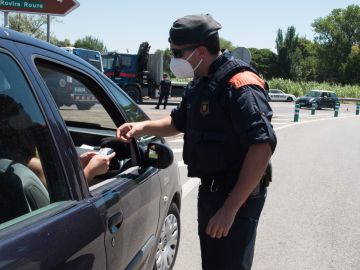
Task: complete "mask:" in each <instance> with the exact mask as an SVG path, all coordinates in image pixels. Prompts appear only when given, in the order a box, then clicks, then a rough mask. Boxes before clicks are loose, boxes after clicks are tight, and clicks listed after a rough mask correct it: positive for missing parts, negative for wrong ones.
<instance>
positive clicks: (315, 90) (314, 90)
mask: <svg viewBox="0 0 360 270" xmlns="http://www.w3.org/2000/svg"><path fill="white" fill-rule="evenodd" d="M310 92H327V93H335V92H334V91H329V90H317V89H313V90H310Z"/></svg>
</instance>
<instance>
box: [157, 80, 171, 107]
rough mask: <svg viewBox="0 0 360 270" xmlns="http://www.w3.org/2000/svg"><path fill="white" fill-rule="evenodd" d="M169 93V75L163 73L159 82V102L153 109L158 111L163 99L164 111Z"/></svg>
mask: <svg viewBox="0 0 360 270" xmlns="http://www.w3.org/2000/svg"><path fill="white" fill-rule="evenodd" d="M170 91H171V81H170V79H169V75H168V74H166V73H164V75H163V79H162V80H161V82H160V96H159V101H158V104H157V105H156V107H155V109H159V107H160V105H161V102H162V100H163V99H164V110H165V109H166V105H167V102H168V97H169V94H170Z"/></svg>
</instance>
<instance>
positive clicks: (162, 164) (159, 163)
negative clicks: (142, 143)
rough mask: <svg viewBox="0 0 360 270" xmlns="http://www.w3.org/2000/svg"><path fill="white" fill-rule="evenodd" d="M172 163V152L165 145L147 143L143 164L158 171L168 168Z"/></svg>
mask: <svg viewBox="0 0 360 270" xmlns="http://www.w3.org/2000/svg"><path fill="white" fill-rule="evenodd" d="M173 161H174V153H173V151H172V150H171V149H170V148H169V147H168V146H167V145H165V144H161V143H149V144H148V147H147V150H146V154H145V164H146V165H148V166H152V167H155V168H158V169H165V168H167V167H169V166H170V165H171V164H172V163H173Z"/></svg>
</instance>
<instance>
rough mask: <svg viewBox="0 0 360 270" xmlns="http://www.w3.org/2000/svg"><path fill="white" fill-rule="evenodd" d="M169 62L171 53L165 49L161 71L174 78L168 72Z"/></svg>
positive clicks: (169, 71)
mask: <svg viewBox="0 0 360 270" xmlns="http://www.w3.org/2000/svg"><path fill="white" fill-rule="evenodd" d="M170 61H171V53H170V49H169V48H166V49H165V50H164V64H163V69H164V72H165V73H167V74H169V76H170V77H172V78H173V77H175V76H174V74H173V73H172V72H171V70H170Z"/></svg>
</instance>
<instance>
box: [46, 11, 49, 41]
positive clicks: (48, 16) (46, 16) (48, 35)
mask: <svg viewBox="0 0 360 270" xmlns="http://www.w3.org/2000/svg"><path fill="white" fill-rule="evenodd" d="M46 17H47V38H46V40H47V42H49V43H50V15H47V16H46Z"/></svg>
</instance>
